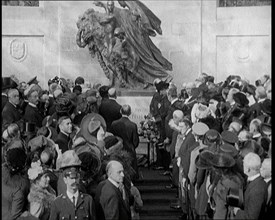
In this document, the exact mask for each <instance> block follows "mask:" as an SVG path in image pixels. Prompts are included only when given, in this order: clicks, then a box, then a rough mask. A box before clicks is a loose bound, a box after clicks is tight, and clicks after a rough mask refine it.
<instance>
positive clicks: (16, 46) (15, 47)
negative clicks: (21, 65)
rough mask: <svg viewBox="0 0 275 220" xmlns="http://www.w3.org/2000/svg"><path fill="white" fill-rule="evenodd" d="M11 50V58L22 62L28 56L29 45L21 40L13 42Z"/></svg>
mask: <svg viewBox="0 0 275 220" xmlns="http://www.w3.org/2000/svg"><path fill="white" fill-rule="evenodd" d="M9 49H10V51H9V53H10V55H11V57H12V58H13V59H14V60H15V61H17V62H22V61H23V60H24V59H25V58H26V56H27V45H26V43H25V42H24V41H22V40H20V39H14V40H12V41H11V42H10V48H9Z"/></svg>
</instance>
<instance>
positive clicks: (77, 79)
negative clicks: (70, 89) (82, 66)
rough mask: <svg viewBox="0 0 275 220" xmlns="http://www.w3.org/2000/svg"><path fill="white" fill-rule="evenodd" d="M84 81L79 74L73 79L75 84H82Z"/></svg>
mask: <svg viewBox="0 0 275 220" xmlns="http://www.w3.org/2000/svg"><path fill="white" fill-rule="evenodd" d="M84 82H85V80H84V78H83V77H81V76H79V77H77V78H76V79H75V82H74V84H75V85H82V84H84Z"/></svg>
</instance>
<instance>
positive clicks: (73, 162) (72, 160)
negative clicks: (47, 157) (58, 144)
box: [60, 150, 81, 170]
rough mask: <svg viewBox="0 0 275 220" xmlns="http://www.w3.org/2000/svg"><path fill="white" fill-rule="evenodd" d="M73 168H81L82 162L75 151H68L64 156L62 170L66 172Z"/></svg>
mask: <svg viewBox="0 0 275 220" xmlns="http://www.w3.org/2000/svg"><path fill="white" fill-rule="evenodd" d="M71 167H81V160H80V159H79V157H78V156H77V154H76V152H75V151H74V150H67V151H65V152H64V153H63V154H62V158H61V164H60V169H62V170H65V169H67V168H71Z"/></svg>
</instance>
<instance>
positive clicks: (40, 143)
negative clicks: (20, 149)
mask: <svg viewBox="0 0 275 220" xmlns="http://www.w3.org/2000/svg"><path fill="white" fill-rule="evenodd" d="M45 147H50V148H54V142H53V141H51V140H50V139H48V138H46V137H45V136H43V135H39V136H37V137H34V138H32V139H31V140H30V141H29V142H28V149H29V150H30V152H34V151H37V150H39V149H44V148H45Z"/></svg>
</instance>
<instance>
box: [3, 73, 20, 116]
mask: <svg viewBox="0 0 275 220" xmlns="http://www.w3.org/2000/svg"><path fill="white" fill-rule="evenodd" d="M1 85H2V96H1V101H2V109H1V111H3V109H4V107H5V105H6V103H7V102H8V91H9V89H15V88H17V86H18V85H17V83H16V82H15V81H14V80H12V78H11V77H2V84H1Z"/></svg>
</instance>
